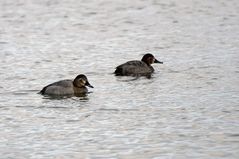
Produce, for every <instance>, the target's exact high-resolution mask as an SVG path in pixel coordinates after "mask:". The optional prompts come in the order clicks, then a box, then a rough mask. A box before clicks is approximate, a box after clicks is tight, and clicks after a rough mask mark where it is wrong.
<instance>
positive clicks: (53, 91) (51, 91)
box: [40, 80, 74, 95]
mask: <svg viewBox="0 0 239 159" xmlns="http://www.w3.org/2000/svg"><path fill="white" fill-rule="evenodd" d="M73 87H74V86H73V81H72V80H62V81H58V82H54V83H52V84H49V85H47V86H46V87H44V88H43V89H42V90H41V91H40V93H41V94H43V95H45V94H47V95H67V94H74V88H73Z"/></svg>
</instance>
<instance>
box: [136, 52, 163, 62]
mask: <svg viewBox="0 0 239 159" xmlns="http://www.w3.org/2000/svg"><path fill="white" fill-rule="evenodd" d="M141 61H143V62H145V63H146V64H147V65H151V64H153V63H160V64H163V62H161V61H158V60H157V59H156V58H155V57H154V56H153V55H152V54H149V53H148V54H145V55H144V56H143V58H142V59H141Z"/></svg>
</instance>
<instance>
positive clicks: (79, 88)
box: [39, 74, 94, 96]
mask: <svg viewBox="0 0 239 159" xmlns="http://www.w3.org/2000/svg"><path fill="white" fill-rule="evenodd" d="M86 86H88V87H91V88H94V87H93V86H92V85H91V84H90V83H89V81H88V79H87V77H86V76H85V75H83V74H80V75H78V76H77V77H76V78H75V79H74V80H70V79H65V80H61V81H58V82H54V83H52V84H49V85H47V86H45V87H44V88H43V89H42V90H41V91H40V92H39V93H40V94H42V95H56V96H57V95H59V96H64V95H77V94H85V93H87V92H88V89H87V88H86Z"/></svg>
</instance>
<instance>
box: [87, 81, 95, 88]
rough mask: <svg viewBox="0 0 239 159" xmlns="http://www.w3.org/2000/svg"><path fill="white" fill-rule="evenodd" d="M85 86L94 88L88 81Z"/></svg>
mask: <svg viewBox="0 0 239 159" xmlns="http://www.w3.org/2000/svg"><path fill="white" fill-rule="evenodd" d="M85 85H86V86H87V87H90V88H94V87H93V86H92V85H91V84H90V83H89V82H88V81H87V82H86V84H85Z"/></svg>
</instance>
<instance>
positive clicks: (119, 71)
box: [114, 60, 154, 76]
mask: <svg viewBox="0 0 239 159" xmlns="http://www.w3.org/2000/svg"><path fill="white" fill-rule="evenodd" d="M153 72H154V69H153V67H152V66H148V65H147V64H146V63H145V62H143V61H137V60H135V61H128V62H126V63H124V64H122V65H119V66H118V67H116V70H115V72H114V73H115V75H117V76H128V75H148V74H151V73H153Z"/></svg>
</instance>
